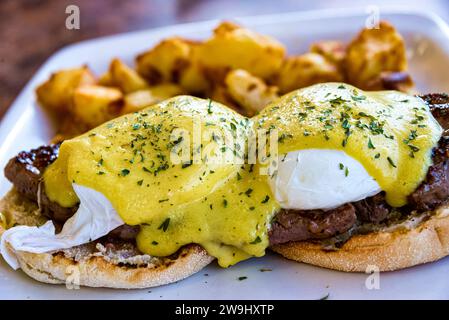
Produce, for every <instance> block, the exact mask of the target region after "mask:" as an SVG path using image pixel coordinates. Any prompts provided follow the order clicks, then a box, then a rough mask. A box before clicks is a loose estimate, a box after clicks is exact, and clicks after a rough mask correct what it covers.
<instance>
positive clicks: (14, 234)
mask: <svg viewBox="0 0 449 320" xmlns="http://www.w3.org/2000/svg"><path fill="white" fill-rule="evenodd" d="M73 188H74V190H75V192H76V194H77V195H78V198H79V199H80V206H79V209H78V210H77V211H76V213H75V214H74V215H73V216H72V217H71V218H70V219H68V220H67V221H66V223H65V224H64V227H63V228H62V231H61V232H60V233H58V234H56V233H55V226H54V224H53V222H52V221H51V220H49V221H47V222H46V223H45V224H44V225H42V226H40V227H30V226H17V227H13V228H10V229H8V230H6V231H5V232H4V233H3V235H2V237H1V243H0V253H1V254H2V256H3V258H4V259H5V261H6V262H7V263H8V264H9V265H10V266H11V267H13V268H14V269H17V268H19V263H18V261H17V258H16V255H15V252H16V251H25V252H32V253H44V252H51V251H58V250H62V249H68V248H72V247H75V246H78V245H81V244H85V243H88V242H91V241H93V240H96V239H98V238H101V237H102V236H104V235H106V234H108V233H109V232H110V231H112V230H114V229H115V228H117V227H119V226H121V225H122V224H124V222H123V220H122V219H121V218H120V216H119V215H118V213H117V211H115V209H114V208H113V207H112V204H111V202H110V201H109V200H108V199H106V197H105V196H104V195H103V194H101V193H100V192H98V191H95V190H93V189H90V188H87V187H83V186H80V185H77V184H73Z"/></svg>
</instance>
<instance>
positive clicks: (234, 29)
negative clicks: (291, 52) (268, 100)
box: [198, 22, 285, 82]
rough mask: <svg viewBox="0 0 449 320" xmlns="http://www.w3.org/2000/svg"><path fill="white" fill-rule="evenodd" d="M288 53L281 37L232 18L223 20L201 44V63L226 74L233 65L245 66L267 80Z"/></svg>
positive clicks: (199, 49)
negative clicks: (270, 35) (236, 21)
mask: <svg viewBox="0 0 449 320" xmlns="http://www.w3.org/2000/svg"><path fill="white" fill-rule="evenodd" d="M284 56H285V48H284V46H283V45H282V44H281V43H279V42H278V41H277V40H275V39H273V38H271V37H269V36H264V35H261V34H258V33H256V32H253V31H251V30H249V29H245V28H242V27H240V26H238V25H236V24H233V23H230V22H224V23H221V24H220V25H219V26H218V27H217V28H216V29H215V30H214V35H213V36H212V37H211V38H210V39H208V40H206V41H205V42H204V43H203V44H202V45H201V46H200V47H199V48H198V60H199V61H200V62H201V65H202V66H203V67H204V68H205V69H209V70H212V72H208V74H211V73H212V74H214V73H215V74H218V75H223V77H224V76H225V75H226V72H227V71H230V70H232V69H244V70H246V71H248V72H249V73H251V74H252V75H255V76H257V77H260V78H263V79H265V80H267V79H269V78H270V77H271V76H273V75H274V74H275V73H276V72H277V71H278V70H279V68H280V67H281V65H282V61H283V59H284ZM223 70H225V72H223ZM220 80H223V79H218V81H217V82H220Z"/></svg>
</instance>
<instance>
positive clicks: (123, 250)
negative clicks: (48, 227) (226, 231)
mask: <svg viewBox="0 0 449 320" xmlns="http://www.w3.org/2000/svg"><path fill="white" fill-rule="evenodd" d="M0 212H1V213H2V216H3V218H2V220H3V221H1V222H2V223H0V235H1V234H2V233H3V232H4V231H5V229H6V228H7V227H8V226H9V227H11V226H13V225H29V226H39V225H42V224H43V223H45V222H46V221H47V219H46V218H45V217H43V216H42V215H41V213H40V210H39V208H38V206H37V204H35V203H34V202H32V201H29V200H27V199H26V198H25V197H23V196H21V195H20V194H18V193H17V191H16V190H15V189H12V190H11V191H10V192H9V193H7V194H6V195H5V197H4V198H3V199H2V200H1V201H0ZM16 255H17V259H18V261H19V264H20V267H21V268H22V270H23V271H24V272H25V273H26V274H27V275H29V276H30V277H32V278H34V279H36V280H38V281H41V282H45V283H51V284H63V283H67V281H73V283H74V284H79V285H81V286H87V287H108V288H121V289H139V288H150V287H155V286H161V285H164V284H169V283H172V282H176V281H179V280H182V279H184V278H187V277H188V276H190V275H192V274H194V273H196V272H198V271H200V270H201V269H203V268H204V267H205V266H207V265H208V264H209V263H211V262H212V261H213V260H214V258H213V257H211V256H209V255H208V254H207V252H206V251H205V250H204V249H203V248H202V247H200V246H198V245H196V244H191V245H188V246H185V247H183V248H181V249H180V250H179V251H178V252H177V253H176V254H174V255H172V256H169V257H152V256H149V255H145V254H141V253H139V252H138V250H137V248H136V246H135V245H134V244H132V243H124V244H121V245H116V246H113V247H112V248H111V247H108V246H104V245H103V244H101V243H100V242H96V241H94V242H91V243H87V244H84V245H81V246H77V247H73V248H70V249H66V250H61V251H57V252H51V253H42V254H36V253H29V252H23V251H19V252H16ZM74 276H76V279H75V278H74Z"/></svg>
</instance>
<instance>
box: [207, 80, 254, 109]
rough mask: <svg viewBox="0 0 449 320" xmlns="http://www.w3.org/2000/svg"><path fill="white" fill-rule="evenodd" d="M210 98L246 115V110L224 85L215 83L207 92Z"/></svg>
mask: <svg viewBox="0 0 449 320" xmlns="http://www.w3.org/2000/svg"><path fill="white" fill-rule="evenodd" d="M207 96H208V98H209V99H211V100H213V101H216V102H220V103H221V104H224V105H225V106H227V107H229V108H231V109H234V110H235V111H237V112H239V113H241V114H243V115H245V110H244V109H243V108H242V107H240V106H239V105H238V103H237V102H236V101H235V100H234V99H233V98H232V96H231V94H230V93H229V91H228V88H226V87H225V86H224V85H215V86H214V87H213V88H212V89H211V91H209V92H208V94H207Z"/></svg>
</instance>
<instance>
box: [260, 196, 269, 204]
mask: <svg viewBox="0 0 449 320" xmlns="http://www.w3.org/2000/svg"><path fill="white" fill-rule="evenodd" d="M268 200H270V197H269V196H268V195H266V196H265V199H263V200H262V201H261V203H267V202H268Z"/></svg>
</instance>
